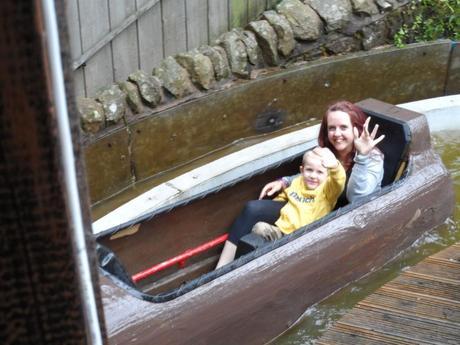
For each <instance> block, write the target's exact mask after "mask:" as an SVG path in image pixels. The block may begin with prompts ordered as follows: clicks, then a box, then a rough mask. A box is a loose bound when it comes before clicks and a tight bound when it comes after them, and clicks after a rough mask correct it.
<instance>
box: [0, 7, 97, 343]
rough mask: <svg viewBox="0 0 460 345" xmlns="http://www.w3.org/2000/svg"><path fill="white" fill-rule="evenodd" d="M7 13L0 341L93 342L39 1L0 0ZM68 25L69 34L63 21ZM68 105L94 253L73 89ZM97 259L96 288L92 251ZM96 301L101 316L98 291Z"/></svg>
mask: <svg viewBox="0 0 460 345" xmlns="http://www.w3.org/2000/svg"><path fill="white" fill-rule="evenodd" d="M58 5H60V6H61V7H58V8H57V11H58V17H60V18H64V14H63V13H64V9H63V4H62V2H59V4H58ZM0 18H1V22H2V29H1V30H0V248H1V249H0V343H1V344H47V345H49V344H91V343H92V340H91V337H89V336H88V325H87V323H86V322H85V318H86V315H85V308H84V307H83V306H84V302H85V301H83V300H82V289H81V284H80V275H79V267H78V264H77V260H76V254H75V253H74V246H73V245H72V243H73V240H74V237H75V235H74V233H73V230H74V224H73V222H72V217H71V211H70V207H69V197H70V196H69V192H68V188H67V186H66V183H65V179H64V173H63V162H62V147H61V146H60V144H59V133H58V129H57V113H56V106H55V102H54V96H55V95H54V94H53V87H52V83H51V80H52V76H51V72H50V61H49V58H48V56H49V55H48V51H47V45H46V44H47V39H49V37H47V35H46V34H45V30H44V20H43V18H44V15H43V12H42V7H41V3H40V1H31V0H29V1H12V0H6V1H1V2H0ZM64 24H65V23H64ZM62 28H63V29H65V27H64V26H62ZM60 35H61V41H64V42H65V40H62V37H65V36H66V35H65V31H61V32H60ZM64 62H68V59H67V58H64ZM64 65H66V66H67V64H66V63H64ZM66 75H68V74H66ZM68 85H69V84H67V88H68V91H69V89H71V88H69V86H68ZM67 94H68V95H69V93H67ZM68 105H69V113H70V115H71V116H70V124H71V128H72V133H73V138H74V144H75V146H74V151H75V152H76V161H75V163H76V165H77V176H78V180H79V183H78V185H79V191H80V193H79V194H80V195H82V196H83V198H82V200H81V201H80V204H81V210H82V213H83V217H82V219H83V227H84V228H85V229H86V231H87V233H86V239H87V241H86V242H87V245H88V247H89V248H90V250H89V251H88V252H89V253H90V254H91V253H92V251H91V248H92V246H93V245H94V243H93V241H92V238H91V236H90V227H91V225H90V220H89V212H88V202H87V197H86V182H85V179H84V177H83V176H84V174H83V169H82V167H81V165H80V163H81V158H80V156H79V154H80V147H79V145H78V117H77V116H75V115H76V112H75V106H74V103H73V101H72V98H71V97H69V99H68ZM90 264H91V265H90V267H91V270H92V272H91V275H92V285H93V286H94V287H96V288H95V289H94V290H95V291H94V292H95V294H96V297H98V296H99V294H98V287H97V286H98V285H97V274H96V265H95V260H94V258H92V257H91V260H90ZM96 303H97V305H99V308H98V311H99V312H98V318H99V322H100V325H103V317H102V313H101V308H100V301H99V299H98V298H96ZM102 333H103V332H102Z"/></svg>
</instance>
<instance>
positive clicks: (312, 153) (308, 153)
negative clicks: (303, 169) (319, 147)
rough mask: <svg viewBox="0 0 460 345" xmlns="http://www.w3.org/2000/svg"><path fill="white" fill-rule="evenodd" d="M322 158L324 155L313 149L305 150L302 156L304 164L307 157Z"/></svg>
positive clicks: (303, 164)
mask: <svg viewBox="0 0 460 345" xmlns="http://www.w3.org/2000/svg"><path fill="white" fill-rule="evenodd" d="M309 158H311V159H321V158H322V157H321V156H320V155H319V154H317V153H316V152H313V150H309V151H307V152H305V153H304V154H303V156H302V166H305V164H307V159H309Z"/></svg>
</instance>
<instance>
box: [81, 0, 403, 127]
mask: <svg viewBox="0 0 460 345" xmlns="http://www.w3.org/2000/svg"><path fill="white" fill-rule="evenodd" d="M409 2H410V1H409V0H302V1H301V0H283V1H281V2H280V3H279V4H278V5H277V6H276V10H270V11H266V12H264V13H263V14H262V16H261V17H260V18H258V19H257V20H254V21H252V22H250V23H249V24H248V25H247V26H246V27H245V28H244V29H242V28H235V29H232V30H231V31H229V32H226V33H224V34H222V35H221V36H220V37H219V38H218V39H217V40H216V41H215V42H214V44H213V45H204V46H202V47H199V48H198V49H193V50H191V51H189V52H185V53H180V54H177V55H176V56H168V57H167V58H165V59H164V60H163V61H162V62H161V63H160V64H159V66H157V67H155V68H154V69H153V71H152V73H150V74H149V73H146V72H144V71H141V70H139V71H135V72H133V73H132V74H130V75H129V76H128V80H127V81H123V82H120V83H118V84H116V85H111V86H109V87H106V88H104V89H102V90H100V91H99V92H98V93H97V95H96V96H95V97H94V98H81V99H79V100H78V107H79V111H80V114H81V124H82V128H83V130H84V131H85V132H86V133H87V134H88V135H91V134H96V136H97V135H98V134H99V133H102V132H103V130H104V128H108V127H111V126H114V125H117V124H118V125H125V124H127V123H128V122H129V118H130V116H131V117H132V116H136V115H137V114H150V113H152V112H154V111H155V108H157V107H158V106H160V105H166V104H168V103H171V104H172V101H174V100H181V99H187V97H188V96H190V95H195V94H200V93H204V92H207V91H208V90H211V89H218V88H221V87H223V85H224V84H226V83H228V82H231V81H233V80H235V79H238V78H243V79H251V78H255V77H256V76H257V70H260V69H262V68H267V67H276V66H283V67H286V66H287V65H289V64H293V63H298V62H300V61H305V60H307V61H308V60H313V59H317V58H319V57H322V56H328V55H336V54H343V53H348V52H353V51H357V50H369V49H372V48H374V47H376V46H380V45H383V44H386V43H389V42H391V41H392V37H393V34H394V32H396V30H397V29H398V28H399V27H400V26H401V25H402V24H403V23H404V21H405V19H406V17H405V16H404V8H405V6H406V5H408V3H409Z"/></svg>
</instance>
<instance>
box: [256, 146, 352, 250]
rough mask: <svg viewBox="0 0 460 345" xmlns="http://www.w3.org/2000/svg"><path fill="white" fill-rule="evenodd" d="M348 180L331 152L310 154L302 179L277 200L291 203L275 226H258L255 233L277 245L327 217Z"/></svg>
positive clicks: (303, 162)
mask: <svg viewBox="0 0 460 345" xmlns="http://www.w3.org/2000/svg"><path fill="white" fill-rule="evenodd" d="M345 180H346V174H345V170H344V168H343V167H342V165H341V164H340V162H339V161H338V160H337V159H336V158H335V156H334V154H333V153H332V152H331V151H330V150H329V149H327V148H321V147H316V148H315V149H314V150H312V151H307V152H306V153H305V154H304V155H303V160H302V165H301V166H300V176H298V177H296V178H295V179H294V180H293V181H292V183H291V185H290V186H289V187H288V188H286V189H285V190H284V191H282V192H281V193H280V194H279V195H278V196H277V197H276V198H275V199H274V200H277V201H286V202H287V203H286V205H284V206H283V208H282V209H281V211H280V217H279V218H278V220H277V221H276V222H275V225H271V224H268V223H265V222H258V223H256V224H255V225H254V227H253V228H252V232H254V233H256V234H258V235H260V236H262V237H264V238H265V239H268V240H271V241H273V240H276V239H278V238H281V237H282V236H284V235H287V234H290V233H291V232H293V231H295V230H297V229H299V228H300V227H302V226H304V225H307V224H310V223H311V222H313V221H315V220H317V219H319V218H321V217H323V216H325V215H326V214H328V213H329V212H331V211H332V209H333V208H334V206H335V203H336V202H337V199H338V197H339V196H340V194H341V193H342V191H343V188H344V187H345Z"/></svg>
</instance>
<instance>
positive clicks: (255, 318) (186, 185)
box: [93, 99, 454, 344]
mask: <svg viewBox="0 0 460 345" xmlns="http://www.w3.org/2000/svg"><path fill="white" fill-rule="evenodd" d="M357 104H358V106H360V107H361V108H362V109H363V110H364V111H365V113H366V114H367V115H368V116H371V117H372V123H373V124H375V123H379V125H380V133H382V134H385V135H386V139H385V140H384V141H383V142H382V143H381V144H380V145H379V147H380V149H381V150H382V151H383V152H384V154H385V162H384V166H385V173H384V180H383V184H382V189H381V190H380V191H378V192H375V193H374V194H372V195H369V196H368V197H366V198H364V199H362V200H359V202H356V203H352V204H349V205H347V206H345V207H342V208H340V209H338V210H336V211H334V212H332V213H331V214H329V215H327V216H326V217H324V218H322V219H320V220H318V221H316V222H314V223H312V224H310V225H308V226H306V227H304V228H301V229H299V230H297V231H296V232H294V233H292V234H291V235H288V236H286V237H283V238H282V239H280V240H277V241H275V242H267V243H262V245H258V246H254V247H250V249H251V250H248V249H247V247H246V249H245V250H242V251H240V254H241V255H240V256H239V258H237V259H236V260H235V261H234V262H233V263H231V264H229V265H227V266H224V267H222V268H220V269H218V270H214V267H215V265H216V262H217V259H218V256H219V253H220V251H221V249H222V243H223V242H224V241H225V238H226V229H227V228H228V226H229V225H230V224H231V222H232V220H233V219H234V217H235V216H236V215H237V214H238V212H239V211H240V209H241V208H242V206H243V205H244V203H245V202H246V201H247V200H250V199H254V198H256V197H257V195H258V192H259V191H260V189H261V188H262V186H263V185H264V184H265V183H267V182H269V181H271V180H273V179H276V178H278V177H280V176H285V175H291V174H293V173H296V172H297V171H298V166H299V165H300V163H299V162H300V156H301V155H302V153H303V152H304V151H305V150H307V149H310V148H313V147H314V146H315V145H316V136H317V132H318V126H313V127H309V128H306V129H302V130H299V131H296V132H291V133H288V134H284V135H281V136H279V137H275V138H272V139H269V140H266V141H264V142H261V143H258V144H256V145H254V146H251V147H247V148H245V149H242V150H240V151H238V152H235V153H232V154H230V155H228V156H226V157H222V158H220V159H218V160H216V161H214V162H211V163H208V164H207V165H205V166H202V167H200V168H197V169H195V170H192V171H190V172H188V173H186V174H184V175H182V176H179V177H177V178H175V179H173V180H171V181H168V182H167V183H164V184H162V185H159V186H157V187H155V188H153V189H152V190H150V191H148V192H146V193H144V194H143V195H140V196H139V197H137V198H135V199H133V200H131V201H130V202H128V203H127V204H125V205H123V206H121V207H120V208H118V209H116V210H114V211H112V212H111V213H109V214H108V215H106V216H104V217H102V218H101V219H99V220H98V221H96V222H94V223H93V231H94V233H95V234H96V237H97V243H98V248H97V252H98V256H99V262H100V270H99V271H100V284H101V290H102V298H103V306H104V311H105V318H106V325H107V332H108V337H109V341H110V344H263V343H266V342H268V341H269V340H270V339H272V338H273V337H275V336H277V335H278V334H280V333H281V332H283V331H285V330H286V329H287V328H289V327H290V326H291V325H292V324H293V323H295V321H296V320H297V319H298V318H299V317H300V316H301V315H302V314H303V312H304V311H305V310H306V309H307V308H308V307H309V306H311V305H312V304H314V303H317V302H319V301H320V300H322V299H324V298H326V297H327V296H329V295H330V294H332V293H333V292H335V291H336V290H338V289H340V288H342V287H344V286H345V285H347V284H348V283H350V282H352V281H355V280H357V279H359V278H361V277H363V276H364V275H366V274H369V273H370V272H372V271H374V270H376V269H378V268H379V267H381V266H382V265H384V264H385V263H387V262H388V261H390V260H392V259H394V258H395V257H396V256H398V254H400V253H401V252H402V251H403V250H404V249H406V248H408V247H409V246H410V245H411V244H413V243H414V241H415V240H416V239H417V238H419V237H420V236H421V235H422V234H423V233H424V232H426V231H427V230H430V229H432V228H434V227H435V226H437V225H439V224H441V223H443V222H444V221H445V219H446V218H447V217H448V216H449V215H451V214H452V211H453V206H454V194H453V188H452V182H451V179H450V177H449V173H448V171H447V170H446V168H445V167H444V165H443V164H442V162H441V160H440V158H439V156H438V155H437V154H436V153H435V152H434V151H433V148H432V146H431V143H430V132H429V128H428V124H427V121H426V118H425V116H424V115H422V114H420V113H416V112H413V111H410V110H406V109H403V108H400V107H397V106H394V105H391V104H387V103H384V102H381V101H378V100H375V99H367V100H364V101H361V102H359V103H357Z"/></svg>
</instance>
